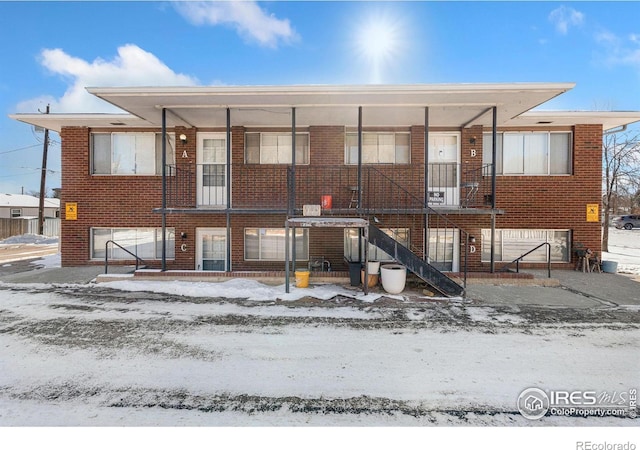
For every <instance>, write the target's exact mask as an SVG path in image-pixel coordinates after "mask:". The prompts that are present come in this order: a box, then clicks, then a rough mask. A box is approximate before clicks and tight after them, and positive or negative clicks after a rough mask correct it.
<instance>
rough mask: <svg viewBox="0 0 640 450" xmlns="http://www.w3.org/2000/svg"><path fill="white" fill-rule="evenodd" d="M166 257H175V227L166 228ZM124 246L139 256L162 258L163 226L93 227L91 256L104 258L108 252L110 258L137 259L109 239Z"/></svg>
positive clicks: (150, 258)
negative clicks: (112, 243) (108, 243)
mask: <svg viewBox="0 0 640 450" xmlns="http://www.w3.org/2000/svg"><path fill="white" fill-rule="evenodd" d="M166 230H167V232H166V251H167V253H166V257H167V258H168V259H174V258H175V229H174V228H167V229H166ZM110 240H111V241H114V242H115V243H116V244H118V245H120V246H121V247H124V248H125V249H126V250H128V251H129V252H131V253H133V254H134V255H137V256H138V257H139V258H142V259H146V260H152V259H161V258H162V228H92V229H91V258H92V259H104V257H105V255H106V253H105V252H108V256H109V259H116V260H118V259H119V260H130V259H135V258H133V257H132V256H131V255H130V254H128V253H127V252H125V251H123V250H122V249H120V248H119V247H117V246H116V245H111V244H110V245H109V246H108V247H107V245H106V244H107V242H108V241H110Z"/></svg>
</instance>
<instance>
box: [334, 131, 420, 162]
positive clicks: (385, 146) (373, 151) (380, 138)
mask: <svg viewBox="0 0 640 450" xmlns="http://www.w3.org/2000/svg"><path fill="white" fill-rule="evenodd" d="M409 142H410V134H409V133H392V132H366V133H362V163H363V164H409V162H410V161H409V159H410V157H409V154H410V145H409ZM345 163H346V164H358V133H347V137H346V151H345Z"/></svg>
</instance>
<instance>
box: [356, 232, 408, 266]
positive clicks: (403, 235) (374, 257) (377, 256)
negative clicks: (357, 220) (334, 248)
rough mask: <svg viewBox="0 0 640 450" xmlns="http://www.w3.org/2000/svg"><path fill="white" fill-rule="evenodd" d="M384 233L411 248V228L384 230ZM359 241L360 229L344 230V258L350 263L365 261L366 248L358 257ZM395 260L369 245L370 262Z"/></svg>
mask: <svg viewBox="0 0 640 450" xmlns="http://www.w3.org/2000/svg"><path fill="white" fill-rule="evenodd" d="M382 231H383V232H384V233H386V234H387V235H388V236H391V237H392V238H393V239H395V240H396V241H398V242H399V243H400V244H402V245H404V246H405V247H409V228H382ZM362 239H364V238H362ZM359 240H360V239H359V229H358V228H346V229H345V230H344V256H345V258H346V259H347V260H348V261H364V246H363V249H362V254H361V255H360V257H358V248H359V246H360V244H359ZM363 242H364V241H363ZM393 260H394V259H393V257H392V256H391V255H389V254H388V253H385V252H384V251H382V250H381V249H380V248H378V247H376V246H375V245H373V244H369V261H393Z"/></svg>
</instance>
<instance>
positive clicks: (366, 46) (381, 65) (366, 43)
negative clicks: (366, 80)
mask: <svg viewBox="0 0 640 450" xmlns="http://www.w3.org/2000/svg"><path fill="white" fill-rule="evenodd" d="M356 43H357V51H358V53H359V55H360V57H361V58H362V59H363V60H364V62H365V63H366V64H368V69H369V70H370V71H371V72H370V74H371V80H370V82H371V83H382V81H383V71H384V69H385V67H387V66H388V65H389V64H391V63H392V60H393V59H394V57H395V56H396V55H397V54H398V53H399V51H400V50H401V27H400V26H399V23H398V22H397V21H394V20H392V19H391V18H390V17H386V16H376V17H373V16H372V17H370V18H369V19H368V20H366V21H365V22H363V23H362V25H361V26H360V27H359V28H358V30H357V38H356Z"/></svg>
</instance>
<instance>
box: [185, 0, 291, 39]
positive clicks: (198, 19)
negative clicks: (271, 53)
mask: <svg viewBox="0 0 640 450" xmlns="http://www.w3.org/2000/svg"><path fill="white" fill-rule="evenodd" d="M175 8H176V10H177V11H178V12H179V13H180V14H181V15H182V16H183V17H184V18H185V19H187V21H189V22H190V23H192V24H193V25H221V24H223V25H229V26H232V27H233V28H235V29H236V30H237V31H238V33H239V34H240V35H241V36H242V37H243V38H244V39H246V40H248V41H255V42H257V43H258V44H259V45H261V46H264V47H270V48H276V47H277V46H278V44H279V42H280V41H282V42H284V43H288V42H291V41H292V40H295V39H296V38H297V35H296V32H295V31H294V30H293V28H291V25H290V23H289V20H287V19H278V18H276V17H275V16H274V15H273V14H271V15H270V14H268V13H267V12H266V11H264V10H263V9H261V8H260V7H259V6H258V4H257V3H256V2H255V1H215V2H211V1H197V2H176V3H175Z"/></svg>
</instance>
